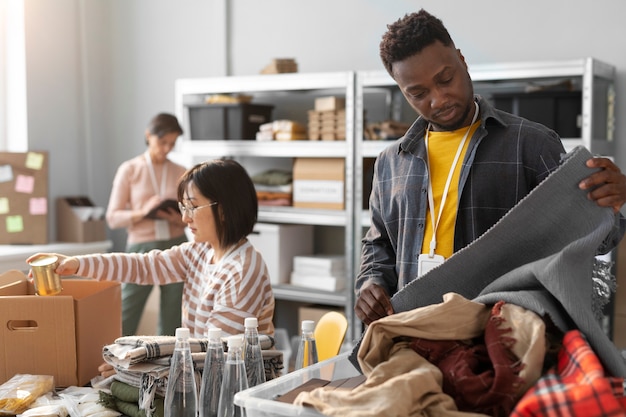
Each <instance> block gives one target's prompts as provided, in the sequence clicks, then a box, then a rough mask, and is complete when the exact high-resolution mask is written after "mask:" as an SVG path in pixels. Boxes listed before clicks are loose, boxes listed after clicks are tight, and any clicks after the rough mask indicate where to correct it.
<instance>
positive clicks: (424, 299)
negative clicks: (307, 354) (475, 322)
mask: <svg viewBox="0 0 626 417" xmlns="http://www.w3.org/2000/svg"><path fill="white" fill-rule="evenodd" d="M591 157H592V155H591V154H590V153H589V151H588V150H587V149H585V148H584V147H582V146H579V147H577V148H575V149H574V150H572V151H571V152H570V153H568V154H567V155H566V156H565V158H564V162H563V164H562V165H561V166H560V167H559V168H557V169H556V170H555V171H554V172H553V173H552V174H551V175H550V176H548V178H546V179H545V180H544V181H543V182H542V183H541V184H539V186H537V187H536V188H535V189H534V190H533V191H532V192H531V193H529V194H528V195H527V196H526V197H525V198H524V199H522V200H521V201H520V202H519V203H518V204H517V205H516V206H515V207H513V208H512V209H511V210H510V211H509V212H508V213H507V214H506V215H505V216H504V217H502V219H500V220H499V221H498V222H497V223H496V224H495V225H494V226H493V227H492V228H491V229H489V230H488V231H487V232H485V233H484V234H483V235H482V236H481V237H479V238H478V239H477V240H475V241H474V242H472V243H471V244H470V245H468V246H466V247H465V248H463V249H461V250H460V251H458V252H457V253H455V254H454V255H453V256H451V257H450V259H448V260H447V261H446V262H444V263H443V264H442V265H441V266H439V267H437V268H435V269H433V270H431V271H430V272H428V273H427V274H425V275H424V276H423V277H421V278H419V279H416V280H414V281H412V282H411V283H410V284H408V285H406V286H405V287H404V288H402V289H401V290H400V291H398V292H397V293H396V294H395V295H394V296H393V297H392V298H391V303H392V305H393V307H394V311H396V312H400V311H407V310H411V309H414V308H418V307H423V306H425V305H429V304H434V303H440V302H441V301H442V297H443V295H444V294H446V293H448V292H455V293H458V294H461V295H462V296H464V297H465V298H468V299H473V300H474V301H477V302H481V303H486V304H492V303H495V302H496V301H499V300H503V301H505V302H509V303H513V304H516V305H520V306H522V307H525V308H527V309H529V310H532V311H534V312H536V313H537V314H539V315H542V316H543V315H545V314H547V315H548V316H549V317H550V318H551V319H552V321H553V322H554V323H555V325H557V326H558V327H559V328H560V329H561V330H562V331H567V330H570V329H572V328H578V329H580V331H582V332H583V334H584V335H585V336H586V337H587V339H588V341H589V344H590V345H591V347H592V348H593V349H594V351H595V352H596V354H597V355H598V357H599V358H600V360H601V361H602V363H603V365H604V366H605V368H606V369H607V371H608V372H609V373H611V374H613V375H614V376H622V377H624V376H626V364H625V363H624V360H623V359H622V357H621V355H620V352H619V351H618V350H617V348H616V347H615V345H614V344H613V343H612V342H611V340H610V339H609V338H608V336H607V335H606V334H605V333H604V331H603V330H602V327H601V325H600V323H599V322H598V321H597V320H596V319H595V316H594V313H593V311H592V293H593V291H592V280H591V277H592V268H593V264H594V259H595V255H596V250H597V248H598V247H599V246H600V245H601V243H602V242H603V240H604V238H605V237H606V236H607V235H608V234H609V232H610V231H611V229H612V228H613V225H614V222H615V214H614V213H613V211H612V210H611V209H610V208H603V207H599V206H598V205H597V204H596V203H595V202H593V201H590V200H589V199H588V198H587V192H586V191H583V190H580V189H579V188H578V183H579V182H580V181H581V180H582V179H584V178H586V177H588V176H589V175H590V174H591V173H592V172H593V171H592V170H591V169H590V168H588V167H587V166H586V165H585V163H586V161H587V160H588V159H589V158H591ZM359 347H360V342H359V343H357V344H356V346H355V347H354V349H353V351H352V353H351V355H350V361H351V362H352V364H354V366H356V367H357V369H359V366H358V361H357V359H356V358H357V353H358V349H359Z"/></svg>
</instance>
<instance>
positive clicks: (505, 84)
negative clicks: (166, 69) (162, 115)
mask: <svg viewBox="0 0 626 417" xmlns="http://www.w3.org/2000/svg"><path fill="white" fill-rule="evenodd" d="M470 74H471V76H472V79H473V81H474V86H475V89H476V92H477V93H479V94H483V95H485V96H486V95H488V94H490V93H492V92H501V91H523V89H524V88H525V87H526V86H527V85H528V84H529V83H533V84H534V85H549V84H551V83H554V82H555V81H558V80H572V84H573V86H574V88H576V89H577V91H580V93H581V100H582V106H581V108H582V114H581V115H580V131H581V136H580V137H577V138H563V142H564V144H565V147H566V149H571V148H573V147H575V146H577V145H584V146H586V147H587V148H589V149H590V150H591V151H592V152H593V153H598V154H604V155H612V154H613V148H614V143H613V130H614V129H613V126H614V110H613V109H614V107H613V106H614V89H613V80H614V77H615V68H614V67H613V66H611V65H608V64H606V63H603V62H601V61H598V60H596V59H593V58H584V59H578V60H569V61H548V62H521V63H502V64H489V65H474V66H471V67H470ZM231 93H232V94H237V93H240V94H249V95H252V96H253V97H254V100H253V101H254V102H259V103H270V104H275V108H274V114H273V119H281V118H284V119H291V120H297V121H300V122H302V123H306V110H307V107H306V106H307V105H308V109H311V108H313V97H316V96H320V97H321V96H329V95H339V96H345V99H346V138H347V140H346V141H291V142H276V141H274V142H257V141H254V140H227V141H224V140H194V139H193V138H190V137H189V136H188V134H186V135H185V136H184V137H183V138H182V140H179V141H178V144H177V147H176V149H175V152H174V155H175V157H177V159H179V160H180V161H181V162H183V163H187V164H191V163H196V162H199V161H201V160H205V159H207V158H210V157H233V158H242V159H244V160H246V161H247V162H248V163H250V161H257V160H265V159H267V160H275V159H276V158H278V159H283V160H284V159H290V158H296V157H320V158H344V159H345V162H346V171H345V210H313V209H297V208H293V207H261V208H260V210H259V220H260V221H262V222H270V223H292V224H311V225H316V226H334V227H342V228H344V231H345V242H344V251H345V255H346V259H348V260H352V261H351V262H347V270H346V276H347V279H348V284H347V287H348V288H347V289H346V291H344V292H341V293H331V292H325V291H312V290H310V289H303V288H298V287H293V286H290V285H284V284H281V285H277V286H275V296H276V299H277V300H282V301H284V302H288V303H291V302H292V303H296V304H297V303H315V304H325V305H332V306H343V307H344V308H345V312H346V315H347V317H348V322H349V329H348V336H347V337H346V340H347V341H354V340H358V339H359V338H360V335H361V333H362V326H361V323H360V321H359V320H358V319H357V318H356V317H355V316H354V310H353V309H354V302H355V299H354V292H353V291H352V288H353V284H354V277H355V276H356V274H357V273H358V270H359V266H360V247H361V237H362V236H363V233H364V230H365V228H366V227H367V226H368V225H369V214H368V211H367V210H364V209H363V208H362V207H361V204H362V201H363V199H364V194H366V192H367V191H366V190H365V189H364V185H363V177H364V175H365V172H364V160H365V158H369V159H374V158H376V156H377V155H378V154H379V153H380V151H382V149H384V147H386V146H388V145H389V144H390V143H391V142H389V141H365V140H363V137H364V135H363V133H364V132H363V126H364V122H365V117H367V118H368V119H370V120H375V119H374V117H376V115H378V116H380V118H381V119H394V120H403V121H405V122H407V123H410V122H412V121H413V120H414V119H415V113H414V111H413V110H412V109H410V107H409V106H408V104H407V103H406V101H405V100H404V97H403V96H402V94H401V93H400V91H399V89H398V88H397V86H396V84H395V82H394V81H393V79H391V77H390V76H389V75H388V74H387V73H386V72H385V71H350V72H330V73H310V74H306V73H295V74H276V75H254V76H242V77H239V76H238V77H216V78H199V79H198V78H194V79H181V80H177V81H176V85H175V105H176V114H177V117H178V118H179V120H181V121H182V123H183V128H184V130H185V132H189V131H190V129H189V118H188V114H187V112H186V106H188V105H193V104H198V103H203V102H204V98H205V96H206V95H210V94H231ZM294 103H295V104H294ZM302 103H307V104H305V107H302ZM368 121H369V120H368Z"/></svg>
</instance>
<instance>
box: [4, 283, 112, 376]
mask: <svg viewBox="0 0 626 417" xmlns="http://www.w3.org/2000/svg"><path fill="white" fill-rule="evenodd" d="M34 293H35V292H34V288H33V285H32V283H31V282H29V280H28V279H27V277H26V275H24V273H22V272H20V271H9V272H6V273H4V274H2V275H0V323H1V328H2V329H1V330H0V334H1V335H2V343H1V344H0V383H4V382H6V381H7V380H8V379H10V378H11V377H12V376H13V375H15V374H18V373H23V374H36V375H52V376H54V381H55V385H56V386H57V387H68V386H83V385H86V384H88V383H89V382H90V381H91V379H92V378H93V377H95V376H97V375H98V374H99V372H98V366H99V365H100V364H102V362H103V360H102V347H103V346H104V345H107V344H111V343H113V342H114V341H115V339H116V338H118V337H120V336H121V334H122V301H121V286H120V284H119V283H115V282H99V281H94V280H91V279H80V278H70V279H63V291H62V292H61V294H59V295H55V296H47V297H40V296H36V295H34Z"/></svg>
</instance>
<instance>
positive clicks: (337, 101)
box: [315, 96, 346, 111]
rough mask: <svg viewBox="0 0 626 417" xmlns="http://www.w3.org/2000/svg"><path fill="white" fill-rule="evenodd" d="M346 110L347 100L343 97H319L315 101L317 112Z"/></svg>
mask: <svg viewBox="0 0 626 417" xmlns="http://www.w3.org/2000/svg"><path fill="white" fill-rule="evenodd" d="M345 108H346V99H345V98H343V97H335V96H330V97H319V98H316V99H315V111H335V110H342V109H345Z"/></svg>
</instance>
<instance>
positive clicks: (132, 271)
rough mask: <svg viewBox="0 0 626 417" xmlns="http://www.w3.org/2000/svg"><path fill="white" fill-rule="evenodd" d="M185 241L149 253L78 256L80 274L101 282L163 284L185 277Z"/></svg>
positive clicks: (78, 272) (179, 280) (78, 273)
mask: <svg viewBox="0 0 626 417" xmlns="http://www.w3.org/2000/svg"><path fill="white" fill-rule="evenodd" d="M187 245H188V244H187V243H185V244H183V245H180V246H174V247H173V248H171V249H167V250H163V251H162V250H152V251H150V252H148V253H122V252H120V253H104V254H92V255H81V256H77V257H76V258H77V259H78V262H79V267H78V271H77V275H79V276H83V277H89V278H94V279H97V280H99V281H117V282H123V283H132V284H140V285H163V284H171V283H173V282H181V281H184V280H185V276H186V272H187V271H186V265H187V262H186V260H185V249H184V248H185V247H186V246H187Z"/></svg>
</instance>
